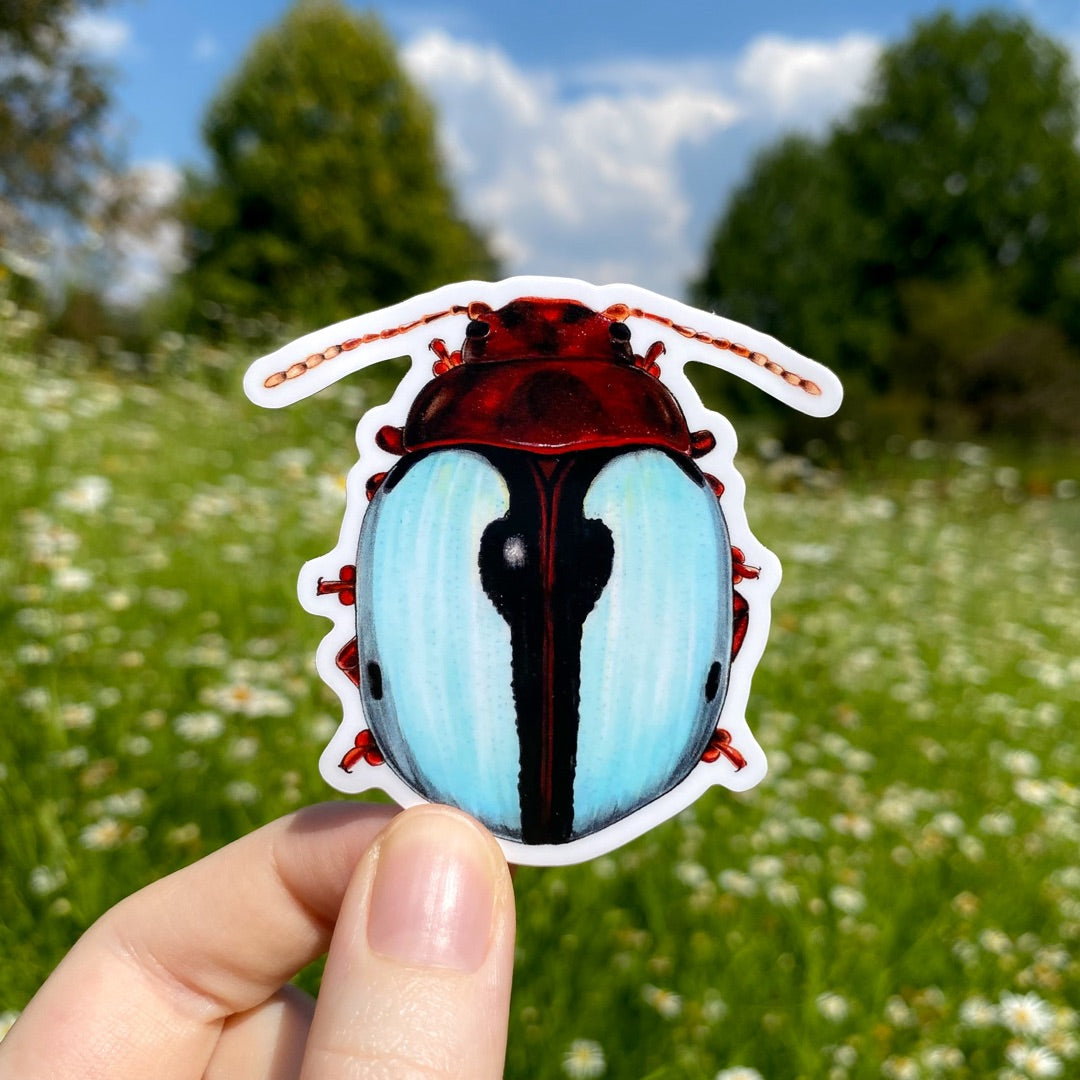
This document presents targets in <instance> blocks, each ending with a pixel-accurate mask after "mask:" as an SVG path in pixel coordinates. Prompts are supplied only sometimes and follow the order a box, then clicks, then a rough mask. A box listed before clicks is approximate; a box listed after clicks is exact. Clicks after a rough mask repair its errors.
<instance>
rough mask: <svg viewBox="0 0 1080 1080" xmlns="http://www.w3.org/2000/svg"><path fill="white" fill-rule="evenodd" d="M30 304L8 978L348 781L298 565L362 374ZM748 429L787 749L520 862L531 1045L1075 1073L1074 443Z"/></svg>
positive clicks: (1079, 635) (626, 1055)
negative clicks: (141, 362)
mask: <svg viewBox="0 0 1080 1080" xmlns="http://www.w3.org/2000/svg"><path fill="white" fill-rule="evenodd" d="M12 314H13V313H12V312H10V311H8V312H7V316H6V321H5V322H4V324H3V326H4V329H3V341H2V342H0V378H2V380H3V383H4V385H5V387H6V393H5V398H4V401H3V402H2V403H0V469H2V473H3V476H4V481H3V483H2V484H0V528H2V529H3V532H4V540H3V546H2V548H0V626H2V631H0V632H2V634H3V637H4V644H3V648H2V649H0V671H2V674H3V681H4V686H5V690H6V693H5V694H4V697H3V709H4V719H3V723H2V726H0V814H2V819H0V824H2V828H0V913H2V917H0V1013H3V1012H5V1011H7V1012H14V1011H17V1010H19V1009H20V1008H21V1007H22V1006H23V1005H24V1004H25V1002H26V1000H27V999H28V997H29V996H30V995H31V994H32V993H33V991H34V990H35V988H36V987H37V986H38V985H39V984H40V983H41V981H42V979H43V978H44V977H45V976H46V974H47V973H48V972H49V970H50V969H51V968H52V967H53V965H54V964H55V963H56V962H57V960H58V959H59V958H60V957H61V956H62V955H63V953H64V952H65V951H66V950H67V949H68V948H69V947H70V945H71V944H72V942H73V941H74V940H75V938H76V937H77V936H78V935H79V933H80V932H81V931H82V930H83V929H84V928H85V927H86V926H87V925H88V924H89V923H90V922H91V921H92V920H93V919H94V918H95V917H96V916H97V915H98V914H100V912H101V911H102V910H103V909H104V908H105V907H107V906H108V905H110V904H111V903H113V902H114V901H116V900H118V899H119V898H120V897H121V896H123V895H125V894H127V893H129V892H131V891H132V890H134V889H136V888H137V887H139V886H140V885H142V884H144V883H145V882H147V881H149V880H151V879H153V878H155V877H158V876H160V875H162V874H165V873H168V872H169V871H172V870H174V869H176V868H178V867H180V866H182V865H184V864H185V863H187V862H190V861H191V860H193V859H196V858H198V857H199V856H200V855H202V854H205V853H206V852H208V851H210V850H213V849H214V848H216V847H218V846H220V845H221V844H223V843H225V842H227V841H228V840H230V839H232V838H234V837H236V836H237V835H239V834H241V833H243V832H245V831H247V830H249V829H251V828H253V827H255V826H257V825H258V824H260V823H262V822H265V821H267V820H270V819H271V818H273V817H276V816H278V815H279V814H282V813H285V812H287V811H289V810H290V809H293V808H294V807H296V806H298V805H303V804H306V803H309V802H315V801H319V800H322V799H325V798H328V797H331V796H332V794H333V793H332V792H330V791H328V790H327V789H326V787H325V786H324V784H323V783H322V781H321V779H320V778H319V776H318V772H317V767H316V759H317V756H318V754H319V751H320V750H321V749H322V747H323V745H324V743H325V741H326V739H327V737H328V735H329V734H330V733H331V732H332V731H333V729H334V728H335V727H336V723H337V719H338V711H337V710H338V706H337V702H336V699H335V698H334V697H333V696H332V695H331V694H330V693H329V692H328V691H327V690H326V689H325V688H324V687H323V686H322V685H321V684H320V683H319V682H318V680H317V679H316V678H315V676H314V674H313V654H314V649H315V645H316V644H317V642H318V640H319V638H320V637H321V636H322V634H323V633H324V632H325V630H326V624H325V623H324V622H322V621H321V620H318V619H315V618H312V617H310V616H307V615H305V614H304V613H303V612H302V611H301V610H300V608H299V605H298V603H297V602H296V599H295V591H294V583H295V579H296V573H297V571H298V570H299V567H300V565H301V563H302V562H303V561H304V560H305V559H307V558H310V557H313V556H316V555H321V554H323V553H324V552H326V551H327V550H329V549H330V548H331V547H332V546H333V543H334V541H335V539H336V536H337V529H338V526H339V523H340V513H341V507H342V495H341V487H340V484H341V478H342V477H343V475H344V472H345V470H346V469H347V468H348V467H349V466H350V465H351V464H352V463H353V461H354V460H355V446H354V443H353V427H354V424H355V421H356V419H357V418H358V417H359V415H360V412H361V411H362V408H363V405H364V400H365V399H364V391H363V389H357V388H356V387H353V388H350V389H345V390H343V389H342V388H339V390H338V391H336V392H335V393H333V394H330V395H328V396H327V399H326V400H325V401H322V400H315V401H313V402H309V403H305V404H303V405H299V406H296V407H295V408H293V409H290V410H287V411H286V412H284V413H264V412H261V411H260V410H258V409H256V408H254V407H253V406H250V405H248V404H247V403H246V402H245V401H244V400H243V399H242V397H241V395H240V392H239V386H238V381H239V376H240V373H241V371H242V368H243V365H244V363H245V362H246V360H247V359H249V358H248V357H246V356H242V355H239V354H238V355H237V356H236V357H235V358H230V357H228V356H226V355H224V354H221V353H210V352H209V351H208V350H205V349H201V348H196V347H192V346H188V345H186V344H184V343H181V342H172V343H170V344H169V348H167V349H163V351H162V353H161V355H160V356H159V357H157V358H156V361H155V366H156V367H157V368H158V369H159V370H158V373H157V374H156V375H155V377H154V379H153V381H151V382H139V381H135V380H134V379H131V380H129V381H124V380H122V379H120V378H118V377H116V378H113V377H106V376H103V375H100V374H94V373H91V372H89V371H88V370H87V369H86V367H85V365H81V364H80V363H79V362H78V357H77V356H75V355H71V356H68V357H67V358H66V359H65V358H59V359H58V358H55V357H54V358H53V359H52V360H51V362H50V363H48V364H45V365H43V364H42V363H41V362H40V360H39V358H32V357H30V356H29V355H27V354H26V352H25V350H24V349H23V348H22V346H21V345H20V342H19V330H20V323H19V319H18V317H17V316H16V317H14V318H13V317H12ZM360 385H361V387H363V386H367V385H369V384H362V383H361V384H360ZM385 390H386V385H385V383H384V384H383V385H382V387H381V392H383V393H385ZM749 449H750V452H749V453H745V454H744V455H743V457H742V460H741V468H742V469H743V471H744V473H745V474H746V475H747V478H748V483H749V489H750V492H751V494H750V496H749V498H748V504H749V505H748V514H749V516H750V521H751V525H752V527H753V529H754V531H755V533H756V535H757V536H758V537H759V538H760V539H761V540H762V541H764V542H765V543H766V544H767V545H769V546H770V547H772V548H773V549H774V550H775V551H776V552H777V553H778V554H779V555H780V557H781V559H782V560H783V562H784V568H785V580H784V583H783V584H782V586H781V588H780V591H779V593H778V595H777V598H776V601H775V606H774V629H773V634H772V639H771V642H770V646H769V649H768V652H767V653H766V657H765V660H764V661H763V663H762V666H761V668H760V669H759V672H758V675H757V677H756V679H755V684H754V694H753V696H752V701H751V710H750V723H751V727H752V728H753V729H754V730H755V732H756V733H757V734H758V736H759V738H760V739H761V741H762V743H763V744H764V746H765V747H766V750H767V752H768V753H769V757H770V765H771V769H770V774H769V776H768V777H767V778H766V780H765V781H764V783H763V784H762V785H761V786H760V787H758V788H757V789H755V790H754V791H752V792H750V793H747V794H745V795H741V796H735V795H732V794H731V793H728V792H726V791H722V790H716V791H714V792H712V793H710V794H709V795H707V796H706V797H705V798H703V799H701V800H700V801H699V802H698V803H697V804H696V805H695V806H694V807H693V808H692V809H691V810H689V811H687V812H685V813H684V814H682V815H681V816H680V817H679V818H678V819H677V820H675V821H672V822H670V823H668V824H667V825H665V826H663V827H661V828H660V829H657V830H655V831H654V832H653V833H651V834H650V835H648V836H645V837H643V838H641V839H640V840H638V841H636V842H635V843H633V844H631V845H629V846H628V847H626V848H623V849H621V850H620V851H618V852H616V853H614V854H613V855H610V856H608V857H605V858H602V859H599V860H596V861H594V862H592V863H589V864H585V865H582V866H578V867H572V868H568V869H560V870H536V869H523V870H521V871H520V872H519V874H518V876H517V882H516V888H517V894H518V899H519V908H520V934H519V944H518V972H517V980H516V989H515V998H514V1003H513V1009H512V1022H511V1041H510V1051H509V1059H508V1068H507V1075H508V1076H511V1077H522V1078H524V1077H528V1078H530V1080H545V1078H555V1077H562V1076H565V1075H567V1071H566V1070H567V1068H569V1071H570V1072H571V1073H573V1068H572V1067H564V1055H565V1054H566V1053H567V1051H568V1050H569V1049H570V1047H571V1045H572V1044H573V1043H574V1042H575V1040H592V1041H593V1042H595V1043H596V1044H597V1047H598V1049H594V1050H593V1059H594V1060H596V1057H597V1055H598V1054H599V1053H602V1055H603V1058H604V1061H605V1062H606V1075H608V1076H612V1077H620V1078H621V1077H630V1078H637V1077H642V1078H644V1077H648V1078H651V1080H662V1078H664V1080H666V1078H672V1080H674V1078H684V1077H685V1078H696V1077H703V1078H707V1080H712V1078H713V1077H715V1076H716V1075H717V1073H718V1072H720V1071H721V1070H726V1069H730V1068H733V1067H735V1066H746V1067H747V1068H754V1069H757V1070H758V1071H759V1072H760V1073H761V1074H762V1075H763V1076H765V1077H768V1078H769V1080H786V1078H793V1077H807V1078H818V1077H820V1078H827V1080H844V1078H852V1080H854V1078H861V1077H867V1078H869V1077H886V1078H908V1077H936V1076H943V1077H973V1078H975V1077H991V1076H994V1077H996V1076H998V1075H999V1073H1001V1072H1002V1070H1008V1069H1010V1068H1014V1066H1011V1065H1010V1064H1009V1061H1010V1055H1011V1057H1012V1058H1013V1059H1014V1061H1015V1063H1016V1067H1015V1068H1014V1071H1013V1072H1012V1073H1010V1072H1008V1071H1006V1072H1005V1073H1004V1075H1006V1076H1009V1075H1015V1076H1023V1075H1032V1076H1038V1075H1057V1074H1056V1073H1054V1072H1052V1071H1050V1072H1042V1073H1040V1072H1039V1071H1038V1068H1039V1067H1040V1066H1039V1065H1038V1061H1037V1060H1033V1061H1032V1062H1029V1066H1028V1067H1029V1072H1028V1073H1025V1072H1023V1071H1022V1069H1020V1068H1019V1066H1020V1065H1022V1064H1023V1063H1022V1062H1021V1060H1020V1055H1021V1053H1022V1052H1023V1049H1024V1047H1030V1048H1037V1047H1048V1048H1049V1050H1050V1052H1051V1053H1052V1054H1053V1055H1054V1057H1053V1058H1052V1059H1050V1060H1051V1061H1055V1060H1056V1061H1058V1062H1059V1063H1060V1064H1061V1072H1060V1075H1063V1076H1068V1075H1076V1074H1077V1071H1078V1070H1080V1046H1078V1041H1077V1040H1078V1038H1080V1027H1078V1021H1077V1014H1076V1012H1074V1011H1073V1010H1076V1009H1080V964H1078V962H1077V960H1076V959H1075V957H1076V955H1077V951H1078V948H1080V865H1078V863H1080V856H1078V849H1080V848H1078V845H1080V752H1078V748H1077V725H1076V715H1077V710H1078V703H1080V659H1078V657H1080V611H1078V609H1077V603H1076V599H1077V595H1078V585H1080V582H1078V578H1080V543H1078V541H1077V537H1078V536H1080V497H1070V496H1075V494H1076V484H1075V482H1074V481H1072V480H1071V477H1080V464H1078V462H1077V460H1076V459H1075V457H1074V458H1071V459H1070V458H1067V457H1066V458H1064V459H1055V458H1053V457H1052V456H1051V457H1046V458H1044V459H1042V460H1040V461H1038V462H1034V463H1027V464H1020V465H1016V464H1014V463H1010V462H1008V461H1007V460H1006V459H1005V458H1004V457H1003V456H1002V453H1001V452H1000V451H994V450H984V449H980V448H975V447H970V446H967V447H959V448H957V447H944V446H931V445H929V444H927V445H920V446H916V447H914V448H912V447H905V446H895V447H894V449H895V450H896V453H895V454H894V455H893V456H892V458H890V459H889V460H888V461H886V462H883V463H881V464H880V465H879V466H878V467H876V468H875V469H873V470H872V471H863V472H860V474H859V475H858V476H846V477H845V476H841V475H836V474H833V473H829V472H824V471H821V470H818V469H815V468H813V467H811V466H810V465H809V463H808V462H807V461H805V460H803V459H798V460H794V459H787V458H780V459H778V460H771V461H770V460H766V459H765V458H763V457H761V456H759V455H757V454H755V453H754V452H753V447H750V448H749ZM193 716H194V719H192V717H193ZM317 977H318V971H317V968H316V969H313V970H311V971H309V972H307V973H305V976H304V980H303V981H304V982H305V983H306V984H307V985H309V986H313V985H314V984H315V983H316V982H317ZM1024 994H1033V995H1036V996H1037V999H1038V1000H1037V1001H1036V1000H1035V999H1029V1000H1028V1001H1027V1012H1028V1013H1029V1014H1030V1017H1031V1019H1030V1023H1029V1027H1030V1031H1029V1034H1027V1035H1024V1034H1023V1033H1022V1032H1020V1031H1019V1026H1020V1024H1021V1021H1019V1020H1017V1018H1016V1016H1015V1015H1014V1014H1015V1012H1016V1009H1015V1004H1016V1003H1015V1000H1014V999H1011V998H1010V997H1008V995H1024ZM1002 995H1006V996H1005V997H1004V999H1003V997H1002ZM1003 1002H1004V1005H1005V1006H1006V1007H1005V1008H1004V1009H1002V1008H1001V1005H1002V1003H1003ZM1021 1011H1023V1010H1021ZM1010 1024H1011V1028H1010ZM1010 1047H1011V1049H1010ZM579 1051H580V1053H581V1056H582V1057H583V1058H584V1057H587V1056H588V1053H587V1049H585V1048H581V1047H579ZM1043 1060H1044V1061H1045V1060H1047V1059H1045V1058H1044V1059H1043ZM1042 1067H1043V1068H1050V1069H1051V1070H1052V1069H1053V1065H1052V1064H1051V1065H1049V1066H1045V1065H1044V1066H1042ZM576 1075H598V1073H588V1072H586V1071H579V1072H578V1073H576ZM721 1075H723V1074H721Z"/></svg>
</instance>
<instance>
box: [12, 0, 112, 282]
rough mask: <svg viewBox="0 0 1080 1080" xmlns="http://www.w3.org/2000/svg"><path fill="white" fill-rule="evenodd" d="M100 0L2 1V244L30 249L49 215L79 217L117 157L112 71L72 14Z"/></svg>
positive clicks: (19, 249) (21, 251) (22, 250)
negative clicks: (83, 43) (77, 30)
mask: <svg viewBox="0 0 1080 1080" xmlns="http://www.w3.org/2000/svg"><path fill="white" fill-rule="evenodd" d="M96 6H98V5H97V3H96V2H95V0H87V2H79V0H3V3H0V249H6V250H7V258H8V259H9V261H10V260H11V258H12V257H13V256H14V255H17V254H24V255H25V254H26V252H27V250H28V246H29V245H31V244H32V243H33V242H34V240H35V239H36V238H37V237H39V235H40V228H41V224H42V219H43V217H44V216H50V217H56V216H60V217H67V218H72V219H76V220H77V219H78V218H79V217H80V216H81V215H83V214H84V213H85V212H86V211H87V208H88V205H89V203H90V201H91V199H92V197H93V196H94V193H95V184H96V182H97V180H98V179H99V178H100V177H101V176H102V175H104V173H105V172H106V171H107V169H108V166H109V165H110V164H111V160H112V153H111V147H110V140H109V137H108V133H107V127H106V110H107V107H108V104H109V94H108V82H107V76H106V73H105V72H104V71H103V70H102V69H101V68H100V67H99V66H98V65H96V64H94V63H93V62H92V61H91V60H90V59H88V58H87V57H86V56H84V55H81V54H80V53H79V51H78V50H77V48H76V47H75V43H74V41H73V40H72V32H71V30H72V19H73V17H74V16H75V15H76V14H77V13H78V12H79V11H81V10H84V9H86V8H90V7H96Z"/></svg>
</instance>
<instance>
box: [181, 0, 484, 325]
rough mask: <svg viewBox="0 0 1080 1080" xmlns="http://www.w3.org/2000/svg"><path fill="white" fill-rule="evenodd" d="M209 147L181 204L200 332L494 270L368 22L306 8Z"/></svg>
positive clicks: (400, 75)
mask: <svg viewBox="0 0 1080 1080" xmlns="http://www.w3.org/2000/svg"><path fill="white" fill-rule="evenodd" d="M204 135H205V139H206V143H207V146H208V148H209V150H210V155H211V162H212V169H211V171H210V172H209V173H208V174H207V175H191V176H190V177H189V178H188V182H187V186H186V191H185V194H184V196H183V199H182V202H181V206H180V214H181V219H182V221H183V223H184V225H185V228H186V236H187V246H188V255H189V258H190V268H189V269H188V271H187V272H186V273H185V274H184V275H183V278H182V287H183V290H184V292H185V293H186V295H187V297H188V306H189V309H190V311H191V312H192V318H193V321H195V322H196V323H198V322H199V320H200V318H201V319H202V320H204V322H205V320H206V319H207V314H208V313H209V317H210V322H211V324H212V323H213V320H214V318H215V317H217V316H221V315H224V317H225V319H226V321H228V320H229V319H232V318H236V317H242V318H243V317H246V318H251V317H254V318H258V317H259V316H261V315H263V314H264V313H272V314H273V315H274V316H276V317H277V318H279V319H281V320H284V321H303V322H304V323H306V324H312V323H317V322H331V321H334V320H336V319H340V318H344V317H346V316H349V315H354V314H356V313H358V312H361V311H364V310H367V309H370V308H373V307H377V306H380V305H383V304H388V303H392V302H394V301H397V300H400V299H403V298H404V297H406V296H408V295H410V294H411V293H414V292H416V291H421V290H424V289H428V288H434V287H436V286H438V285H442V284H445V283H446V282H447V281H452V280H457V279H459V278H464V277H470V276H487V275H490V274H491V273H492V271H493V269H494V267H493V262H492V259H491V256H490V255H489V254H488V252H487V250H486V247H485V245H484V243H483V241H482V239H481V238H480V237H479V236H478V234H477V233H476V232H475V231H474V230H473V229H472V228H471V227H470V226H469V225H468V223H467V222H466V221H465V220H464V219H463V218H462V216H461V215H460V214H459V213H458V211H457V209H456V207H455V203H454V198H453V195H452V192H451V190H450V187H449V185H448V183H447V180H446V179H445V176H444V170H443V166H442V163H441V161H440V159H439V155H438V152H437V148H436V142H435V130H434V119H433V113H432V109H431V107H430V106H429V104H428V103H427V102H426V100H425V99H424V97H423V96H422V95H421V93H420V92H419V91H418V90H417V89H416V87H414V86H413V85H412V84H411V83H410V81H409V79H408V78H407V77H406V75H405V73H404V72H403V70H402V69H401V66H400V64H399V63H398V60H397V58H396V55H395V50H394V46H393V43H392V41H391V40H390V38H389V37H388V35H387V33H386V32H385V31H384V30H383V28H382V27H381V25H380V24H379V22H378V21H377V20H376V19H375V17H374V16H372V15H358V14H355V13H353V12H351V11H349V10H348V9H347V8H345V7H344V6H343V5H342V4H340V3H339V2H337V0H300V2H299V3H297V4H296V5H295V6H294V7H293V8H292V9H291V10H290V11H289V12H288V13H287V14H286V16H285V18H284V20H283V21H282V22H281V23H280V24H279V25H278V26H276V27H274V28H273V29H271V30H270V31H269V32H268V33H266V34H265V35H263V36H262V37H261V38H260V39H259V40H258V41H257V42H256V43H255V45H254V47H253V48H252V49H251V51H250V52H249V53H248V55H247V57H246V58H245V59H244V61H243V63H242V64H241V66H240V69H239V71H238V72H237V73H236V75H235V76H234V77H233V78H232V79H231V80H230V81H229V83H228V84H227V85H226V86H225V87H224V89H223V90H222V91H221V93H220V95H219V96H218V97H217V99H216V100H215V101H214V102H213V104H212V105H211V107H210V110H209V112H208V114H207V117H206V121H205V125H204ZM200 313H201V315H200Z"/></svg>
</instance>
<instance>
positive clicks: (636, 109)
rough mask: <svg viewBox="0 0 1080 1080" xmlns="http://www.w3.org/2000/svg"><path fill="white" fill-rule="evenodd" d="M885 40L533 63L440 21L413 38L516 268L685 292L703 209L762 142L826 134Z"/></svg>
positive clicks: (454, 160) (470, 202) (768, 41)
mask: <svg viewBox="0 0 1080 1080" xmlns="http://www.w3.org/2000/svg"><path fill="white" fill-rule="evenodd" d="M879 50H880V45H879V43H878V42H877V41H876V40H874V39H872V38H870V37H867V36H865V35H858V34H851V35H847V36H845V37H842V38H840V39H838V40H836V41H832V42H824V41H795V40H791V39H785V38H780V37H775V36H769V37H763V38H758V39H755V40H754V41H753V42H751V43H750V44H749V45H748V46H747V48H746V49H745V50H744V51H743V53H742V54H741V55H740V56H738V57H735V58H730V57H713V58H701V57H698V58H688V59H687V60H686V61H681V60H680V61H670V62H652V61H643V62H627V61H622V62H617V63H608V64H601V65H592V66H590V67H588V68H580V69H568V70H561V71H560V70H554V69H539V70H530V69H526V68H523V67H520V66H518V65H516V64H515V63H514V62H513V61H512V60H511V59H510V58H509V57H508V56H507V55H506V54H505V53H503V52H502V51H500V50H499V49H498V48H495V47H491V46H480V45H477V44H473V43H471V42H469V41H465V40H461V39H459V38H454V37H452V36H450V35H449V34H448V33H446V32H445V31H442V30H427V31H423V32H421V33H419V34H418V35H417V36H416V37H414V38H412V39H411V40H410V41H409V42H408V43H407V44H406V46H405V49H404V52H403V59H404V62H405V65H406V67H407V69H408V70H409V72H410V73H411V74H412V76H413V77H414V78H415V79H416V80H417V81H418V82H419V83H420V84H421V85H422V86H423V87H424V89H425V90H426V91H427V93H428V94H429V95H430V96H431V98H432V99H433V100H434V102H435V103H436V106H437V108H438V110H439V116H440V137H441V140H442V146H443V150H444V154H445V156H446V158H447V161H448V164H449V167H450V170H451V174H452V176H453V179H454V181H455V185H456V188H457V190H458V191H459V192H460V193H461V198H462V201H463V203H464V207H465V209H466V211H467V212H468V214H469V216H470V217H471V218H472V220H474V221H475V222H477V223H478V224H480V225H481V226H483V227H486V228H487V229H488V231H489V235H491V236H492V238H493V241H494V246H495V247H496V250H497V252H498V253H499V255H500V256H501V258H502V260H503V264H504V269H505V270H506V271H507V272H508V273H552V274H565V275H570V276H578V277H583V278H586V279H591V280H594V281H598V282H605V281H612V280H630V281H634V282H635V283H637V284H640V285H644V286H646V287H648V288H652V289H655V290H657V291H659V292H668V293H674V294H676V295H678V294H679V293H681V292H682V290H683V287H684V284H685V282H686V280H687V279H688V278H689V277H690V276H691V274H692V273H693V271H694V269H695V263H696V260H697V258H698V257H699V256H700V251H701V250H702V247H703V241H702V238H701V236H700V235H697V234H698V233H699V232H700V230H701V229H702V227H703V225H702V221H703V219H704V218H706V217H707V216H708V215H709V214H711V213H714V212H715V207H716V205H717V203H716V200H717V199H718V198H720V197H721V195H722V194H723V192H724V190H726V189H727V188H729V187H730V185H731V184H732V183H734V182H735V181H736V180H737V179H738V176H739V172H741V170H742V169H745V167H746V163H747V160H748V154H749V152H750V150H751V149H752V148H753V146H754V145H759V144H760V143H761V142H762V141H765V140H766V139H767V138H769V137H771V136H773V135H775V134H777V133H778V132H779V131H780V130H782V129H784V128H791V127H797V128H801V129H809V130H819V129H820V127H821V126H822V125H823V124H824V123H825V122H827V121H828V120H829V119H832V118H833V117H835V116H836V115H837V114H838V113H840V112H841V111H842V110H844V109H845V108H847V107H848V106H849V105H850V104H851V103H852V102H853V101H854V100H855V99H856V98H857V97H858V95H859V93H860V91H861V89H862V86H863V84H864V83H865V80H866V78H867V76H868V74H869V72H870V70H871V68H872V65H873V63H874V61H875V60H876V58H877V55H878V52H879Z"/></svg>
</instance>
